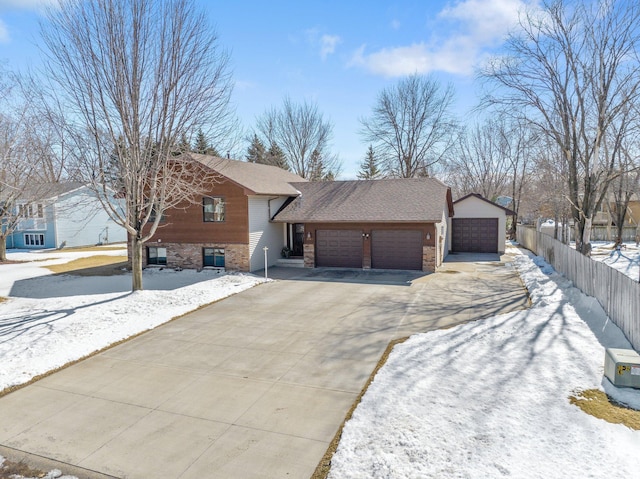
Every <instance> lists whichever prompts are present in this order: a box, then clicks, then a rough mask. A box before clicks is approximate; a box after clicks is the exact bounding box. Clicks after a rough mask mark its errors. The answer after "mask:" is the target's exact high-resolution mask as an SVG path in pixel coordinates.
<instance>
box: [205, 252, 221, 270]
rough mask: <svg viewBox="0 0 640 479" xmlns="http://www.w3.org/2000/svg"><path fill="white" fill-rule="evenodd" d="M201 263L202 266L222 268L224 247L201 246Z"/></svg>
mask: <svg viewBox="0 0 640 479" xmlns="http://www.w3.org/2000/svg"><path fill="white" fill-rule="evenodd" d="M202 264H203V266H213V267H214V268H224V248H203V249H202Z"/></svg>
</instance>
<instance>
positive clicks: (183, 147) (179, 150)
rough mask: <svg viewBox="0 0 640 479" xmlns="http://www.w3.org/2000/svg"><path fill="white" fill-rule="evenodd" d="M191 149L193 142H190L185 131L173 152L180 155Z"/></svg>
mask: <svg viewBox="0 0 640 479" xmlns="http://www.w3.org/2000/svg"><path fill="white" fill-rule="evenodd" d="M189 151H191V143H189V139H188V138H187V134H186V133H184V132H183V133H182V135H180V141H179V142H178V144H177V145H176V147H175V148H174V149H173V151H172V154H173V155H175V156H178V155H181V154H183V153H187V152H189Z"/></svg>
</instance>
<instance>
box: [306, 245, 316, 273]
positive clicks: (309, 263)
mask: <svg viewBox="0 0 640 479" xmlns="http://www.w3.org/2000/svg"><path fill="white" fill-rule="evenodd" d="M315 266H316V248H315V245H313V244H309V243H305V244H304V267H305V268H315Z"/></svg>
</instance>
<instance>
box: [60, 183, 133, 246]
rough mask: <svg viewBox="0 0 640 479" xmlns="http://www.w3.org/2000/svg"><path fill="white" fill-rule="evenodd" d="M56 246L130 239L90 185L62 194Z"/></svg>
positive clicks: (115, 241) (116, 241)
mask: <svg viewBox="0 0 640 479" xmlns="http://www.w3.org/2000/svg"><path fill="white" fill-rule="evenodd" d="M55 214H56V221H55V228H56V247H61V246H62V245H64V246H67V247H71V246H88V245H95V244H98V243H118V242H123V241H126V240H127V233H126V231H125V229H124V228H122V227H121V226H119V225H117V224H116V223H114V222H113V220H111V218H109V215H108V214H107V212H106V211H105V210H104V209H103V208H102V205H101V204H100V202H99V201H98V199H97V198H96V197H95V195H94V194H93V193H92V192H91V191H90V190H89V189H88V188H82V189H81V190H78V191H75V192H72V193H70V194H68V195H65V196H63V197H61V198H60V199H59V200H58V201H57V202H56V205H55Z"/></svg>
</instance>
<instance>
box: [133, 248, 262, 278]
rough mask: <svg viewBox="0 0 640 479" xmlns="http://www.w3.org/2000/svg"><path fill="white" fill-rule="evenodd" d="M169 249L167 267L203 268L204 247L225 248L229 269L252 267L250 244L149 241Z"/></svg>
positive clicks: (144, 254)
mask: <svg viewBox="0 0 640 479" xmlns="http://www.w3.org/2000/svg"><path fill="white" fill-rule="evenodd" d="M145 246H157V247H159V248H166V249H167V267H168V268H178V267H179V268H184V269H201V268H202V267H203V257H202V248H224V264H225V270H227V271H245V272H248V271H249V268H250V261H249V260H250V258H249V245H248V244H229V243H148V244H146V245H145ZM143 256H144V257H143V266H147V254H146V248H145V249H144V251H143Z"/></svg>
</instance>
